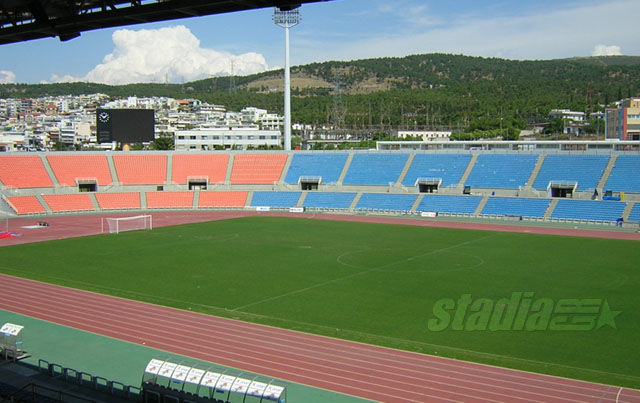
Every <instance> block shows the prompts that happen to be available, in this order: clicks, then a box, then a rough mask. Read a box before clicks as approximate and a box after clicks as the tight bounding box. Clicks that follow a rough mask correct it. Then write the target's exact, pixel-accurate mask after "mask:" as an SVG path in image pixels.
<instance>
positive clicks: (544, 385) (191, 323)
mask: <svg viewBox="0 0 640 403" xmlns="http://www.w3.org/2000/svg"><path fill="white" fill-rule="evenodd" d="M0 295H2V296H3V298H2V299H0V308H1V309H5V310H9V311H13V312H16V313H19V314H23V315H28V316H32V317H35V318H38V319H43V320H47V321H51V322H54V323H59V324H61V325H65V326H69V327H73V328H77V329H81V330H86V331H89V332H93V333H97V334H101V335H104V336H109V337H113V338H117V339H121V340H126V341H129V342H132V343H138V344H142V343H145V344H146V345H147V346H149V347H153V348H157V349H161V350H165V351H169V352H172V353H175V354H180V355H185V356H189V357H193V358H198V359H202V360H205V361H210V362H215V363H218V364H222V365H227V366H232V367H236V368H239V369H242V370H246V371H252V372H256V373H261V374H265V375H268V376H272V377H276V378H281V379H285V380H289V381H292V382H298V383H303V384H307V385H311V386H315V387H319V388H324V389H329V390H334V391H337V392H341V393H346V394H350V395H354V396H359V397H363V398H368V399H372V400H380V401H387V402H411V401H414V402H415V401H418V402H431V401H449V402H452V401H458V402H469V401H493V402H496V401H497V402H514V401H544V402H552V401H570V402H615V401H616V396H618V392H620V388H618V387H610V386H606V385H600V384H593V383H588V382H582V381H576V380H570V379H565V378H557V377H552V376H546V375H540V374H534V373H529V372H522V371H515V370H510V369H504V368H498V367H491V366H487V365H481V364H474V363H469V362H464V361H456V360H451V359H446V358H441V357H435V356H429V355H423V354H416V353H410V352H405V351H399V350H393V349H388V348H383V347H376V346H371V345H367V344H360V343H354V342H349V341H344V340H339V339H332V338H328V337H322V336H315V335H310V334H305V333H300V332H295V331H289V330H283V329H278V328H273V327H268V326H261V325H256V324H251V323H246V322H241V321H235V320H231V319H224V318H219V317H214V316H208V315H203V314H198V313H193V312H187V311H181V310H177V309H173V308H167V307H162V306H157V305H152V304H147V303H142V302H136V301H131V300H126V299H121V298H115V297H110V296H105V295H101V294H95V293H91V292H87V291H80V290H75V289H71V288H65V287H60V286H55V285H50V284H45V283H39V282H35V281H31V280H25V279H20V278H16V277H11V276H6V275H0ZM176 328H179V329H180V331H179V332H176ZM178 334H179V335H180V337H177V335H178ZM618 398H619V400H618V401H620V402H640V391H638V390H629V389H624V390H623V391H622V392H621V393H620V395H619V396H618Z"/></svg>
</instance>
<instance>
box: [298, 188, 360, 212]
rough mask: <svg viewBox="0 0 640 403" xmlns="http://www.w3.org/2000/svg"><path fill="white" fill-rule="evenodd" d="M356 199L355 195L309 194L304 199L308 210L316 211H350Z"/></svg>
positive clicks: (333, 193) (335, 193) (334, 193)
mask: <svg viewBox="0 0 640 403" xmlns="http://www.w3.org/2000/svg"><path fill="white" fill-rule="evenodd" d="M354 197H356V194H355V193H337V192H309V193H307V196H306V197H305V199H304V202H303V205H304V207H306V208H316V209H345V210H346V209H348V208H349V206H351V203H352V202H353V198H354Z"/></svg>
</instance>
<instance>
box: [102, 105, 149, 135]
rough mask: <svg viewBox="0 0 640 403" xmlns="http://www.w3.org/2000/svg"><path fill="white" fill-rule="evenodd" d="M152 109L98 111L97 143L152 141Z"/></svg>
mask: <svg viewBox="0 0 640 403" xmlns="http://www.w3.org/2000/svg"><path fill="white" fill-rule="evenodd" d="M154 124H155V114H154V111H153V109H98V110H97V111H96V126H97V127H96V128H97V138H98V143H111V142H112V141H117V142H119V143H142V142H149V141H153V140H154Z"/></svg>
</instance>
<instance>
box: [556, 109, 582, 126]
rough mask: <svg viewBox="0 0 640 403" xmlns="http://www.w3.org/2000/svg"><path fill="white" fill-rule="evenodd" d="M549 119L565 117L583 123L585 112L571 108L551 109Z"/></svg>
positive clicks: (564, 118)
mask: <svg viewBox="0 0 640 403" xmlns="http://www.w3.org/2000/svg"><path fill="white" fill-rule="evenodd" d="M549 119H550V120H553V119H563V120H568V121H570V122H574V123H583V122H584V121H585V114H584V112H576V111H572V110H569V109H552V110H551V111H549Z"/></svg>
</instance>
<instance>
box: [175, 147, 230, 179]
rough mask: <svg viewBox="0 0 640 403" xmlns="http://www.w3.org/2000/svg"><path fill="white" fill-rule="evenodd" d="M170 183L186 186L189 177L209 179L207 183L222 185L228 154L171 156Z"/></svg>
mask: <svg viewBox="0 0 640 403" xmlns="http://www.w3.org/2000/svg"><path fill="white" fill-rule="evenodd" d="M172 162H173V164H172V167H171V182H173V183H178V184H182V185H184V184H186V183H187V179H188V178H189V177H198V178H204V177H206V178H209V183H224V179H225V177H226V175H227V166H228V165H229V154H173V161H172Z"/></svg>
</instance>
